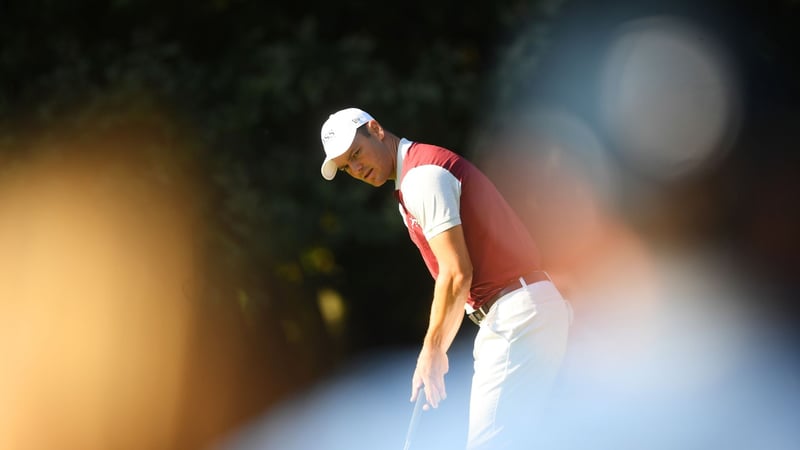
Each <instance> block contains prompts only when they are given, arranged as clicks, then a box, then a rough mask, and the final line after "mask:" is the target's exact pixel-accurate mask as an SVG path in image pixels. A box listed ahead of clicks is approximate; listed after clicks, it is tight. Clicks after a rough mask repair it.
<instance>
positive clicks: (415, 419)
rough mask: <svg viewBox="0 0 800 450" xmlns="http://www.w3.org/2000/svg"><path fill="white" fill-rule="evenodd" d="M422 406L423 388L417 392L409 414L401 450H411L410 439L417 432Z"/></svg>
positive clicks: (423, 402) (423, 399)
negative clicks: (409, 418)
mask: <svg viewBox="0 0 800 450" xmlns="http://www.w3.org/2000/svg"><path fill="white" fill-rule="evenodd" d="M424 404H425V391H424V389H423V388H419V390H418V391H417V401H416V402H415V403H414V412H412V413H411V422H409V424H408V432H407V433H406V444H405V445H404V446H403V450H409V449H410V448H411V438H412V437H413V436H414V432H416V430H417V424H418V423H419V418H420V416H421V415H422V405H424Z"/></svg>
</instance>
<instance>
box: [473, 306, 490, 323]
mask: <svg viewBox="0 0 800 450" xmlns="http://www.w3.org/2000/svg"><path fill="white" fill-rule="evenodd" d="M485 317H486V312H485V311H484V310H483V306H481V307H480V308H478V309H476V310H475V311H472V313H470V314H469V319H470V320H471V321H472V322H473V323H474V324H475V325H478V326H480V325H481V321H483V319H484V318H485Z"/></svg>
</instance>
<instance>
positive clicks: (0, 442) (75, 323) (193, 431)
mask: <svg viewBox="0 0 800 450" xmlns="http://www.w3.org/2000/svg"><path fill="white" fill-rule="evenodd" d="M177 128H178V127H176V126H174V123H173V122H172V121H170V120H169V118H167V117H166V116H165V115H163V114H161V113H159V112H158V111H156V110H146V111H133V112H131V111H130V110H128V111H125V112H120V111H103V112H102V113H91V114H83V115H80V117H77V116H73V117H70V118H69V119H65V120H63V121H60V122H59V124H58V125H57V126H52V127H46V128H42V129H39V130H37V132H36V133H29V134H28V135H26V136H20V135H19V134H14V135H11V134H9V133H4V135H3V136H2V137H3V139H2V141H0V143H2V149H0V161H1V162H2V164H0V249H2V251H0V354H2V355H3V357H2V359H0V399H2V403H3V407H2V408H1V409H0V448H19V449H23V448H25V449H32V448H62V449H108V448H117V449H122V448H132V449H133V448H135V449H142V448H148V449H159V448H192V447H195V448H196V446H199V445H200V444H202V443H205V442H207V440H208V439H210V438H211V436H213V435H214V434H215V433H218V432H220V430H221V429H222V428H224V427H225V426H229V425H230V423H231V422H232V421H233V420H234V419H232V415H233V414H234V412H232V411H235V407H234V405H235V400H234V399H236V398H237V397H236V395H234V394H235V391H233V390H232V389H233V388H224V386H235V385H236V383H235V382H233V381H232V380H231V379H230V377H233V376H234V374H235V373H236V369H237V366H236V362H235V361H226V360H225V358H230V356H228V355H230V354H236V352H234V351H233V345H232V344H231V342H232V340H231V339H230V336H231V334H230V333H229V332H227V331H226V329H225V328H224V327H223V326H221V325H220V322H219V319H218V318H216V317H212V314H209V310H208V308H203V307H201V306H202V302H199V301H198V296H200V295H201V294H202V292H201V289H200V288H199V287H198V283H197V280H198V278H200V276H199V274H201V273H203V271H204V266H203V264H204V254H203V251H204V247H203V238H204V234H203V233H204V228H203V224H202V223H201V221H200V220H199V218H200V210H201V205H202V200H203V199H204V194H203V192H202V189H200V187H201V184H200V183H198V180H197V178H196V176H195V175H196V174H197V171H196V167H194V165H193V163H192V151H191V150H192V147H191V146H190V145H189V143H188V140H186V139H185V136H184V135H183V134H182V133H181V132H179V131H178V129H177ZM234 304H235V303H234ZM201 326H202V327H203V328H204V329H201ZM205 334H209V335H213V336H214V337H213V339H214V342H215V343H216V345H215V346H214V347H213V348H201V347H203V345H202V343H201V341H200V337H201V336H204V335H205ZM223 353H224V355H223ZM216 367H226V370H227V374H228V375H229V378H228V379H223V378H219V377H220V376H221V375H220V372H219V370H218V369H216ZM198 374H199V375H198Z"/></svg>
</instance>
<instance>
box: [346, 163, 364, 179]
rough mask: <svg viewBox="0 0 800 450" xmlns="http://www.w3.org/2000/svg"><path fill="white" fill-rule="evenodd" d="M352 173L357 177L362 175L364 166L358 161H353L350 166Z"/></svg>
mask: <svg viewBox="0 0 800 450" xmlns="http://www.w3.org/2000/svg"><path fill="white" fill-rule="evenodd" d="M349 166H350V171H351V172H353V174H355V175H359V176H360V175H361V171H362V170H363V169H364V165H363V164H361V163H360V162H358V161H351V162H350V164H349Z"/></svg>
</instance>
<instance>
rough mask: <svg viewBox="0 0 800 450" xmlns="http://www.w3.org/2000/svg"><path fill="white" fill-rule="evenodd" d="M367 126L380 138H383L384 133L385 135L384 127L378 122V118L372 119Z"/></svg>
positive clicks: (371, 132)
mask: <svg viewBox="0 0 800 450" xmlns="http://www.w3.org/2000/svg"><path fill="white" fill-rule="evenodd" d="M367 128H369V132H370V134H372V135H374V136H375V137H377V138H378V139H379V140H382V139H383V135H384V132H383V127H382V126H381V124H379V123H378V121H377V120H375V119H372V120H370V121H369V122H368V123H367Z"/></svg>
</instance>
